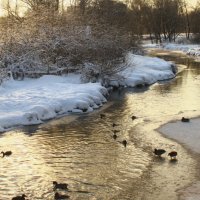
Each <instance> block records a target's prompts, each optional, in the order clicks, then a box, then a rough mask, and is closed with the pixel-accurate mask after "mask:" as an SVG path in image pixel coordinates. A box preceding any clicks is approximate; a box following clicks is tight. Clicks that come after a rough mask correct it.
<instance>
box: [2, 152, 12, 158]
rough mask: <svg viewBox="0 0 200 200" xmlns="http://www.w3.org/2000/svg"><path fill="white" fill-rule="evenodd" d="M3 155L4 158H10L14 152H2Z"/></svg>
mask: <svg viewBox="0 0 200 200" xmlns="http://www.w3.org/2000/svg"><path fill="white" fill-rule="evenodd" d="M1 153H2V154H3V157H4V156H10V155H11V154H12V151H6V152H3V151H2V152H1Z"/></svg>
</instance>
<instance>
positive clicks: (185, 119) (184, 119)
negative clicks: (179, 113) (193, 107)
mask: <svg viewBox="0 0 200 200" xmlns="http://www.w3.org/2000/svg"><path fill="white" fill-rule="evenodd" d="M181 121H182V122H190V119H189V118H185V117H182V119H181Z"/></svg>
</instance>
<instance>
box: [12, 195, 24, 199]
mask: <svg viewBox="0 0 200 200" xmlns="http://www.w3.org/2000/svg"><path fill="white" fill-rule="evenodd" d="M25 197H26V195H25V194H22V196H16V197H13V198H12V200H26V199H25Z"/></svg>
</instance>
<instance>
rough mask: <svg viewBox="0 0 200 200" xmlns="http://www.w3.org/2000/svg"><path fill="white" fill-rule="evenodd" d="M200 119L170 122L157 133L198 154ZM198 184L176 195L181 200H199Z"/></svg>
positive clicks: (199, 187) (199, 148)
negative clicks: (186, 121)
mask: <svg viewBox="0 0 200 200" xmlns="http://www.w3.org/2000/svg"><path fill="white" fill-rule="evenodd" d="M199 130H200V118H195V119H191V120H190V122H188V123H183V122H181V121H176V122H170V123H168V124H165V125H163V126H162V127H161V128H160V129H159V132H161V133H163V134H164V135H166V136H167V137H170V138H172V139H175V140H177V141H179V142H181V143H182V144H185V145H186V146H187V147H189V148H190V149H191V150H192V151H194V152H196V153H200V145H199V141H200V132H199ZM199 191H200V182H196V183H194V184H192V185H191V186H189V187H188V188H184V189H182V190H180V191H178V193H179V194H180V199H181V200H197V199H200V192H199Z"/></svg>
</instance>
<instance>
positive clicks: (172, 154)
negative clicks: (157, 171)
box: [168, 151, 178, 159]
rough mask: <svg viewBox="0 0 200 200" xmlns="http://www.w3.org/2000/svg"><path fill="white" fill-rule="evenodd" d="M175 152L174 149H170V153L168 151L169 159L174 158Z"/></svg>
mask: <svg viewBox="0 0 200 200" xmlns="http://www.w3.org/2000/svg"><path fill="white" fill-rule="evenodd" d="M177 154H178V153H177V152H176V151H171V152H170V153H168V156H170V157H171V159H173V158H174V159H176V156H177Z"/></svg>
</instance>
